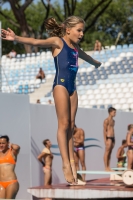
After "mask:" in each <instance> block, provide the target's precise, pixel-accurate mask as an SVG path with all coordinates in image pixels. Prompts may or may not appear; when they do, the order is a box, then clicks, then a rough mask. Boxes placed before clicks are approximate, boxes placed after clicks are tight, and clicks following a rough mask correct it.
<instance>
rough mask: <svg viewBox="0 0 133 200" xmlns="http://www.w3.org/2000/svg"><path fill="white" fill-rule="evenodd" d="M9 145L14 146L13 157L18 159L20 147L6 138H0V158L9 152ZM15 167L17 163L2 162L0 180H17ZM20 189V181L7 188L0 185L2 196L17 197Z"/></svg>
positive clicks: (5, 197)
mask: <svg viewBox="0 0 133 200" xmlns="http://www.w3.org/2000/svg"><path fill="white" fill-rule="evenodd" d="M9 145H10V146H11V147H12V148H14V149H13V150H12V157H13V158H14V160H16V159H17V154H18V152H19V149H20V147H19V146H18V145H15V144H10V143H9V142H7V140H6V139H5V138H0V158H3V157H5V156H6V155H7V153H8V152H9ZM14 169H15V164H10V163H2V164H0V182H6V181H12V180H17V177H16V174H15V172H14ZM18 190H19V184H18V182H15V183H13V184H11V185H9V186H8V187H7V188H4V187H3V186H2V185H0V191H1V192H0V198H3V199H13V198H15V196H16V194H17V192H18Z"/></svg>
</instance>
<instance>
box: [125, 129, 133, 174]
mask: <svg viewBox="0 0 133 200" xmlns="http://www.w3.org/2000/svg"><path fill="white" fill-rule="evenodd" d="M132 134H133V127H132V128H130V130H129V131H128V133H127V137H126V140H127V146H128V151H127V158H128V159H127V160H128V165H127V168H128V169H132V170H133V148H132V149H129V147H130V146H132V147H133V142H132V141H131V136H132Z"/></svg>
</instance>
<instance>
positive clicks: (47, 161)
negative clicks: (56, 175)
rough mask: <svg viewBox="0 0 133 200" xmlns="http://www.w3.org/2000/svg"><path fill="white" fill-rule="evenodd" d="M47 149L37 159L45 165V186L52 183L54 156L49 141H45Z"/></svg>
mask: <svg viewBox="0 0 133 200" xmlns="http://www.w3.org/2000/svg"><path fill="white" fill-rule="evenodd" d="M43 144H44V146H45V148H44V149H43V151H42V153H41V154H40V155H39V156H38V157H37V158H38V160H39V161H40V162H41V163H42V165H43V172H44V185H51V183H52V160H53V155H52V153H51V151H50V147H51V142H50V140H49V139H46V140H44V141H43Z"/></svg>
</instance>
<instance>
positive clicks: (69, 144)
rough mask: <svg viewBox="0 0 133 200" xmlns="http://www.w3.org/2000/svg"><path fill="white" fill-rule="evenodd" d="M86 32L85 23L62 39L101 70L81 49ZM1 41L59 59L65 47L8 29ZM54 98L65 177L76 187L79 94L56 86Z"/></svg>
mask: <svg viewBox="0 0 133 200" xmlns="http://www.w3.org/2000/svg"><path fill="white" fill-rule="evenodd" d="M83 31H84V23H77V24H76V25H74V27H71V28H68V27H66V29H65V34H64V36H63V39H64V41H65V42H66V44H67V45H68V46H69V47H70V48H72V49H75V48H76V49H77V51H78V57H79V58H81V59H83V60H84V61H86V62H88V63H90V64H91V65H94V66H95V67H96V68H98V67H100V66H101V62H99V61H96V60H94V59H93V58H92V57H91V56H89V55H87V54H86V53H85V52H84V51H82V50H81V49H80V48H79V46H78V43H79V42H80V41H81V39H82V38H83ZM2 39H3V40H9V41H14V40H15V41H17V42H19V43H22V44H27V45H33V46H40V47H44V48H49V47H51V48H52V54H53V57H55V56H57V55H58V54H59V53H60V52H61V50H62V49H63V46H64V43H63V41H62V40H61V38H59V37H56V36H55V37H50V38H47V39H45V40H43V39H34V38H25V37H20V36H17V35H15V33H14V32H13V31H12V30H11V29H9V28H8V29H7V30H4V29H2ZM59 94H60V95H59ZM53 97H54V102H55V108H56V114H57V119H58V131H57V141H58V145H59V149H60V153H61V157H62V166H63V172H64V176H65V179H66V181H67V182H68V183H69V184H77V183H78V180H77V172H76V166H75V163H72V162H71V161H73V160H74V152H73V139H72V134H73V128H74V124H75V116H76V112H77V107H78V96H77V91H76V90H75V91H74V92H73V94H72V95H69V94H68V91H67V90H66V88H65V87H63V86H62V85H56V86H55V87H54V89H53ZM68 122H69V123H68ZM66 135H67V137H66ZM80 184H81V182H80ZM83 184H84V183H83Z"/></svg>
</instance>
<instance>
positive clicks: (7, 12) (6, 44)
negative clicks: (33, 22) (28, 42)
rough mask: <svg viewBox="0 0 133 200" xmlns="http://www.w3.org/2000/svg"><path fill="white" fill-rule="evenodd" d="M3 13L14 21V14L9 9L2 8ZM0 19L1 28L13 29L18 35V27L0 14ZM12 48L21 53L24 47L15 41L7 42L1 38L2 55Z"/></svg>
mask: <svg viewBox="0 0 133 200" xmlns="http://www.w3.org/2000/svg"><path fill="white" fill-rule="evenodd" d="M3 13H4V14H5V15H7V16H10V18H11V19H13V20H14V21H15V22H16V20H15V17H14V14H13V12H12V11H11V10H7V9H4V10H3ZM0 21H1V22H2V28H3V29H7V28H8V27H9V28H11V29H13V30H14V32H15V33H16V34H17V35H20V34H21V32H20V30H19V28H17V27H16V26H13V25H12V24H11V23H10V22H8V21H7V20H6V19H5V18H4V17H3V16H1V15H0ZM12 49H14V50H15V51H16V52H18V53H23V52H24V47H23V45H22V44H19V43H16V42H7V41H5V40H2V55H4V54H8V53H9V52H10V51H11V50H12Z"/></svg>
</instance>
